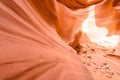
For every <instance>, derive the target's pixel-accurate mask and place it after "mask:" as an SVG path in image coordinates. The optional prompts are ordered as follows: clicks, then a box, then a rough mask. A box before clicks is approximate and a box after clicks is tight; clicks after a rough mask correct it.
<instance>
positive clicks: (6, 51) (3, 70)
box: [0, 0, 93, 80]
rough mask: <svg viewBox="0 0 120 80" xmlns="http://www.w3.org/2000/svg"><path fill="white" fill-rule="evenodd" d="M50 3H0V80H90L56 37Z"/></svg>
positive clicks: (29, 0) (1, 0) (19, 0)
mask: <svg viewBox="0 0 120 80" xmlns="http://www.w3.org/2000/svg"><path fill="white" fill-rule="evenodd" d="M51 3H52V2H51V1H50V0H7V1H6V0H0V80H73V79H74V80H93V78H92V77H91V75H90V73H89V71H88V70H87V69H86V68H85V67H84V66H83V64H82V63H81V61H80V58H79V57H78V56H77V54H76V52H75V51H74V50H73V49H72V48H71V47H70V46H68V45H67V44H66V43H65V42H64V41H63V40H62V39H61V38H60V37H59V35H58V34H57V32H56V30H55V29H56V27H55V25H56V23H55V22H57V19H56V17H55V15H54V14H56V13H55V12H54V8H53V6H52V5H51ZM47 8H48V9H47ZM49 13H50V14H49Z"/></svg>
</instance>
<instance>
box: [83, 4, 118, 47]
mask: <svg viewBox="0 0 120 80" xmlns="http://www.w3.org/2000/svg"><path fill="white" fill-rule="evenodd" d="M94 8H95V6H94V5H93V6H90V8H89V15H88V17H87V19H86V20H85V21H84V22H83V24H82V31H83V32H84V33H86V34H87V36H88V38H89V39H90V41H91V42H96V43H97V44H99V45H101V46H105V47H115V46H116V45H117V44H118V43H119V42H120V36H119V35H112V36H110V37H108V36H107V34H108V30H107V28H105V27H102V28H99V27H97V26H96V23H95V12H94Z"/></svg>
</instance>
